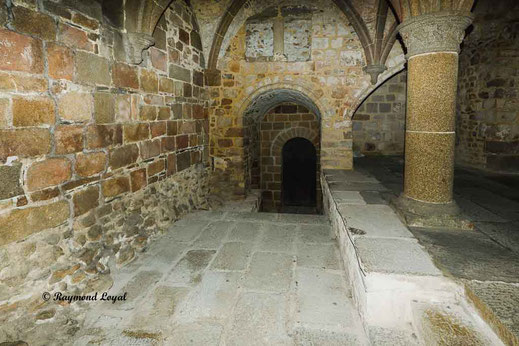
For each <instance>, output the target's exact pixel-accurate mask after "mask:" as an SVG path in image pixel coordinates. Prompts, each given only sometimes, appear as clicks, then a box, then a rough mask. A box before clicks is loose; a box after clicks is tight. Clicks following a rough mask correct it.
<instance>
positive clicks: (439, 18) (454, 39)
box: [398, 11, 473, 58]
mask: <svg viewBox="0 0 519 346" xmlns="http://www.w3.org/2000/svg"><path fill="white" fill-rule="evenodd" d="M472 19H473V17H472V15H471V14H470V13H468V12H459V11H448V12H436V13H430V14H423V15H420V16H416V17H412V18H409V19H407V20H406V21H404V22H403V23H402V24H400V25H399V26H398V31H399V32H400V35H401V36H402V39H403V40H404V43H405V45H406V47H407V58H410V57H412V56H414V55H418V54H423V53H433V52H456V53H459V50H460V44H461V42H462V41H463V37H464V36H465V29H466V28H467V27H468V26H469V25H470V23H472Z"/></svg>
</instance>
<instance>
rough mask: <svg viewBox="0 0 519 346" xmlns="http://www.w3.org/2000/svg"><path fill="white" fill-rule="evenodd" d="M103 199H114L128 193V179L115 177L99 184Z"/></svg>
mask: <svg viewBox="0 0 519 346" xmlns="http://www.w3.org/2000/svg"><path fill="white" fill-rule="evenodd" d="M101 187H102V190H103V196H104V197H115V196H117V195H120V194H122V193H125V192H128V191H130V179H129V178H128V177H115V178H110V179H108V180H105V181H103V182H102V183H101Z"/></svg>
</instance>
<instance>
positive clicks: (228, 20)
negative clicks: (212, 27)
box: [207, 0, 397, 83]
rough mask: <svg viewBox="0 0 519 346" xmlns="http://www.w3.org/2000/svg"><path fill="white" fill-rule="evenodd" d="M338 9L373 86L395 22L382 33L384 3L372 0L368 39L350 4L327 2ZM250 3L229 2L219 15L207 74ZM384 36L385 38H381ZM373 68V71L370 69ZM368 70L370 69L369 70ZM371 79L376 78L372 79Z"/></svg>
mask: <svg viewBox="0 0 519 346" xmlns="http://www.w3.org/2000/svg"><path fill="white" fill-rule="evenodd" d="M331 1H332V2H333V3H334V4H335V5H336V6H337V7H338V9H340V10H341V12H342V13H343V14H344V15H345V16H346V18H347V19H348V21H349V23H350V24H351V25H352V26H353V28H354V30H355V32H356V33H357V36H358V37H359V40H360V42H361V44H362V47H363V49H364V53H365V57H366V65H367V68H366V72H367V73H369V74H371V75H372V83H376V79H377V78H378V75H379V74H380V73H382V72H383V71H384V70H385V68H382V67H381V66H383V65H384V63H385V60H386V59H387V56H388V55H389V52H390V50H391V48H392V46H393V44H394V43H395V40H396V33H397V32H396V25H397V23H396V21H395V22H394V24H393V25H392V27H391V28H390V29H389V30H385V28H386V25H387V18H388V14H391V15H392V12H391V11H388V5H387V2H386V1H387V0H375V1H377V2H378V4H379V6H378V9H377V24H376V25H377V28H376V34H375V37H372V35H371V34H370V32H369V30H368V27H367V25H366V23H365V21H364V19H363V18H362V16H361V15H360V14H359V13H358V11H357V9H356V8H355V6H354V5H353V3H352V1H351V0H331ZM250 2H251V0H232V2H231V3H230V5H229V6H228V8H227V11H225V13H224V14H223V16H222V17H221V19H220V22H219V24H218V27H217V29H216V32H215V34H214V39H213V42H212V45H211V48H210V51H209V57H208V60H207V68H208V70H210V71H216V70H217V65H218V59H219V57H220V54H221V50H222V48H223V43H224V39H225V37H226V35H227V33H228V31H229V28H230V26H231V24H232V23H233V22H234V21H235V19H236V18H237V16H238V13H239V12H240V10H242V8H243V7H244V6H248V5H250ZM385 33H388V34H385ZM373 66H375V68H373ZM370 67H371V68H370ZM373 76H375V77H376V78H373Z"/></svg>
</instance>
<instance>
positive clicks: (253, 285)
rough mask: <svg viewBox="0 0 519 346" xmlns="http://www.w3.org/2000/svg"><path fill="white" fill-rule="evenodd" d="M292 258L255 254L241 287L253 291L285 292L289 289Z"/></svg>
mask: <svg viewBox="0 0 519 346" xmlns="http://www.w3.org/2000/svg"><path fill="white" fill-rule="evenodd" d="M293 262H294V257H293V256H291V255H287V254H284V253H272V252H256V253H255V254H254V255H253V256H252V260H251V263H250V269H249V271H248V272H247V274H245V277H244V281H243V287H245V289H248V290H254V291H269V292H279V293H281V292H286V291H288V290H289V289H290V282H291V279H292V265H293Z"/></svg>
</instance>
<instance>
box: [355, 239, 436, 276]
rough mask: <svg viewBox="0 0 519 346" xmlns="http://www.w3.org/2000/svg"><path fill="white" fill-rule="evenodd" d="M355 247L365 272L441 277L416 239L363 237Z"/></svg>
mask: <svg viewBox="0 0 519 346" xmlns="http://www.w3.org/2000/svg"><path fill="white" fill-rule="evenodd" d="M355 247H356V248H357V251H358V254H357V256H358V258H359V259H360V261H361V265H362V268H363V271H365V272H377V273H396V274H413V275H441V272H440V271H439V270H438V269H437V268H436V267H435V265H434V264H433V262H432V260H431V258H430V257H429V256H428V254H427V253H426V252H425V251H424V250H423V249H422V248H421V247H420V245H419V244H418V243H417V242H416V240H415V239H396V238H395V239H389V238H386V239H384V238H364V237H361V238H358V239H357V240H356V241H355Z"/></svg>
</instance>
